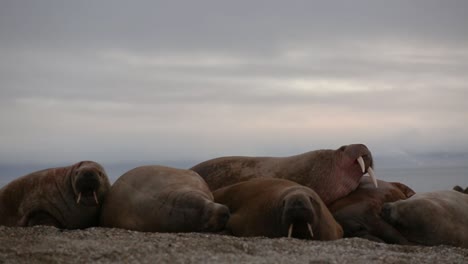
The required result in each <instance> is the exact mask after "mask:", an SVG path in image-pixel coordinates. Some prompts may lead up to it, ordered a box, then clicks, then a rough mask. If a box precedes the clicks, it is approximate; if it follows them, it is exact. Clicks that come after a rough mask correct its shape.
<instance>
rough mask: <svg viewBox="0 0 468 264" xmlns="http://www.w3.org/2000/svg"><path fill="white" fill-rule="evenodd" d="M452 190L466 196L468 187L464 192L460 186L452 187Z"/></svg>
mask: <svg viewBox="0 0 468 264" xmlns="http://www.w3.org/2000/svg"><path fill="white" fill-rule="evenodd" d="M453 190H454V191H457V192H461V193H466V194H468V187H466V188H465V190H463V188H462V187H461V186H458V185H457V186H454V187H453Z"/></svg>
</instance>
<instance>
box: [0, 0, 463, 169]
mask: <svg viewBox="0 0 468 264" xmlns="http://www.w3.org/2000/svg"><path fill="white" fill-rule="evenodd" d="M467 12H468V1H431V0H421V1H407V0H393V1H376V0H368V1H323V2H317V1H252V0H249V1H218V0H216V1H215V0H213V1H173V0H171V1H122V2H121V1H114V0H113V1H110V0H109V1H62V0H60V1H58V0H57V1H47V0H46V1H35V0H31V1H17V0H3V1H0V39H1V41H0V58H1V59H0V124H1V129H0V161H1V163H2V164H8V163H11V164H14V163H15V164H22V163H40V164H46V163H47V164H52V163H53V164H58V163H71V162H75V161H79V160H83V159H91V160H96V161H99V162H104V163H119V162H140V161H141V162H143V161H158V162H164V161H174V160H196V161H202V160H204V159H209V158H213V157H217V156H224V155H268V156H286V155H292V154H298V153H302V152H305V151H309V150H312V149H320V148H333V149H335V148H338V147H339V146H341V145H344V144H350V143H365V144H366V145H368V146H369V148H370V149H371V150H372V151H373V153H374V155H377V156H412V155H419V154H424V155H429V156H430V155H432V154H434V155H435V157H438V156H437V155H439V154H441V155H445V157H447V156H448V157H455V158H456V157H458V156H460V155H461V156H463V157H465V158H466V157H468V155H467V154H466V153H468V110H467V109H468V104H467V103H466V100H467V98H468V26H467V25H468V15H467Z"/></svg>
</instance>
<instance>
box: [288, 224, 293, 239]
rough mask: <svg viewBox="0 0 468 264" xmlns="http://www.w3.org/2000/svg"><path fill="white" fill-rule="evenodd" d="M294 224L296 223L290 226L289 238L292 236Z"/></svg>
mask: <svg viewBox="0 0 468 264" xmlns="http://www.w3.org/2000/svg"><path fill="white" fill-rule="evenodd" d="M293 226H294V224H291V225H290V226H289V230H288V238H291V235H292V231H293Z"/></svg>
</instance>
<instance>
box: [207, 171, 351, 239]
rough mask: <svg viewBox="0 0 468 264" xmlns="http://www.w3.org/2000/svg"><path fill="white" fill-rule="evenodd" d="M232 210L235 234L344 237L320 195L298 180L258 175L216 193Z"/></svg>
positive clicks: (231, 230) (231, 229)
mask: <svg viewBox="0 0 468 264" xmlns="http://www.w3.org/2000/svg"><path fill="white" fill-rule="evenodd" d="M213 196H214V198H215V201H216V202H218V203H221V204H225V205H227V206H228V207H229V210H230V211H231V217H230V219H229V221H228V223H227V225H226V231H227V232H228V233H231V234H233V235H235V236H243V237H244V236H246V237H249V236H265V237H295V238H306V239H314V240H333V239H339V238H341V237H343V230H342V229H341V226H340V225H339V224H338V223H337V222H336V221H335V219H334V218H333V216H332V215H331V213H330V211H328V209H327V207H326V206H325V204H324V203H323V202H322V200H321V199H320V197H319V196H318V195H317V194H316V193H315V192H314V191H313V190H312V189H310V188H308V187H305V186H302V185H299V184H297V183H295V182H292V181H288V180H283V179H275V178H256V179H251V180H249V181H245V182H240V183H236V184H234V185H231V186H227V187H224V188H221V189H218V190H216V191H215V192H213Z"/></svg>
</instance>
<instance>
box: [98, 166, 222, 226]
mask: <svg viewBox="0 0 468 264" xmlns="http://www.w3.org/2000/svg"><path fill="white" fill-rule="evenodd" d="M228 218H229V209H228V208H227V207H226V206H224V205H221V204H217V203H214V202H213V195H212V194H211V192H210V190H209V189H208V186H207V185H206V183H205V181H204V180H203V179H202V178H201V177H200V176H199V175H198V174H197V173H195V172H193V171H190V170H181V169H175V168H169V167H164V166H142V167H137V168H135V169H132V170H130V171H128V172H126V173H125V174H123V175H122V176H121V177H120V178H119V179H117V181H116V182H115V183H114V184H113V185H112V187H111V190H110V191H109V193H108V195H107V197H106V200H105V202H104V205H103V207H102V212H101V221H100V223H101V226H105V227H117V228H123V229H130V230H136V231H144V232H216V231H220V230H222V229H223V228H224V226H225V224H226V222H227V220H228Z"/></svg>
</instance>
